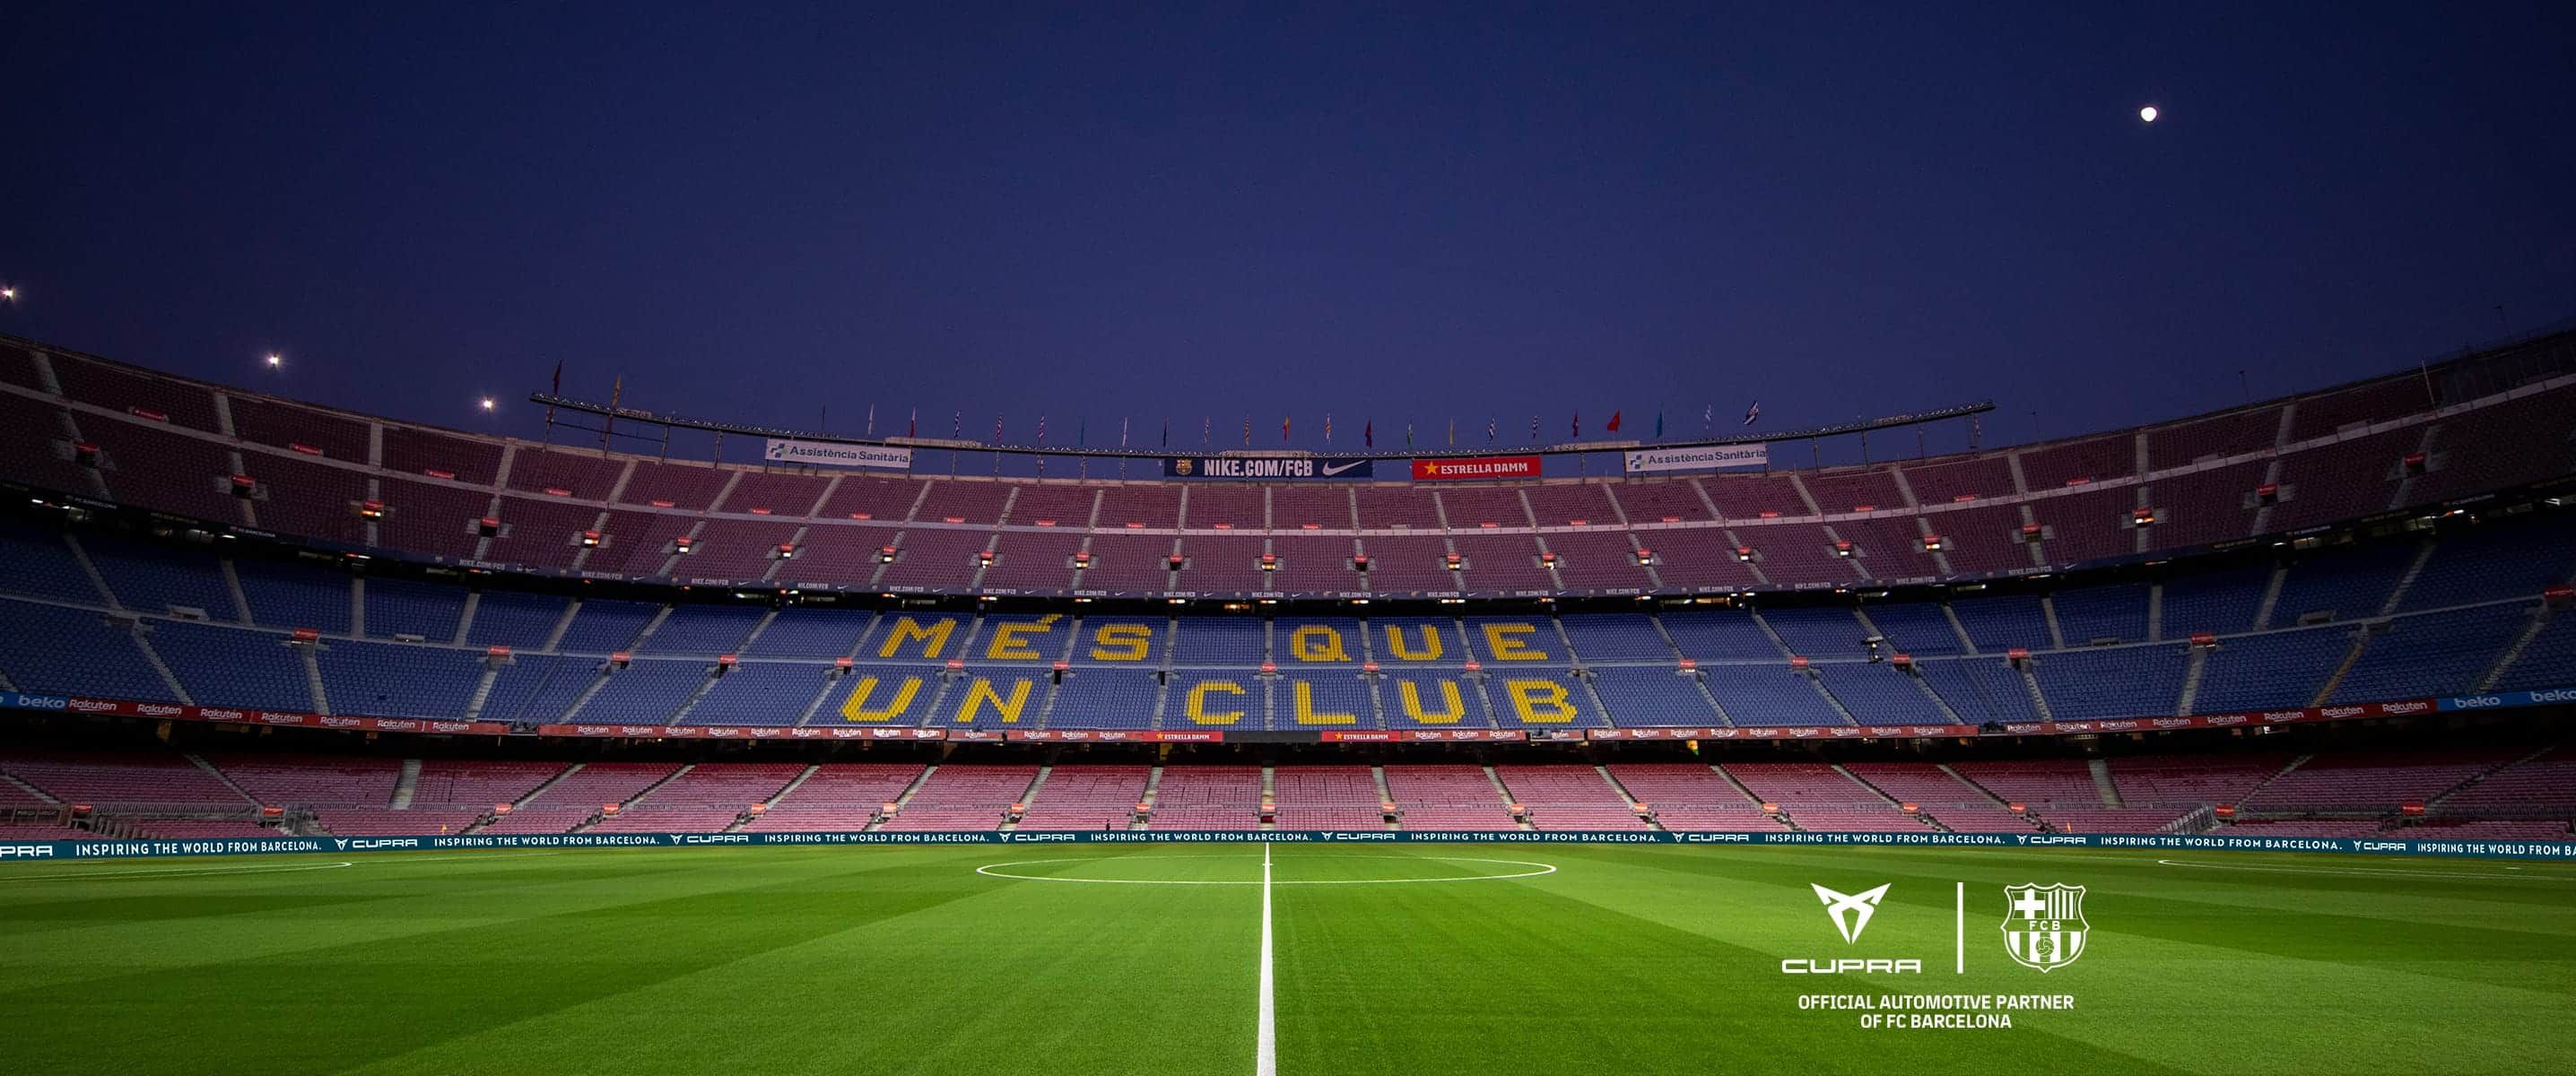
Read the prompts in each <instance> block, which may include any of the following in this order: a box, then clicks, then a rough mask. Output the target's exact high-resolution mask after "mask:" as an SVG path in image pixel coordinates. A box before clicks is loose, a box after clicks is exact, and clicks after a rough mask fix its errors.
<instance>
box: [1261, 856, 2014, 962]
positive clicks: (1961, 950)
mask: <svg viewBox="0 0 2576 1076" xmlns="http://www.w3.org/2000/svg"><path fill="white" fill-rule="evenodd" d="M1268 876H1269V875H1268V874H1267V873H1265V874H1264V875H1263V877H1265V878H1266V877H1268ZM1957 884H1958V887H1959V888H1958V892H1957V894H1956V895H1957V898H1958V903H1957V911H1956V913H1955V915H1954V916H1953V917H1952V927H1953V930H1954V934H1953V935H1952V941H1951V946H1950V949H1951V953H1950V955H1951V958H1952V959H1954V960H1956V961H1957V962H1958V965H1957V968H1956V970H1954V971H1953V972H1952V974H1954V975H1966V974H1967V973H1968V883H1966V882H1960V883H1957ZM1265 892H1266V891H1265ZM1262 905H1263V907H1264V908H1267V907H1268V906H1269V898H1268V897H1267V896H1264V897H1263V900H1262ZM1261 921H1262V922H1263V923H1265V924H1267V923H1268V922H1269V921H1270V915H1269V913H1268V912H1267V911H1264V912H1263V913H1262V916H1261ZM1263 936H1264V937H1267V936H1268V934H1267V932H1266V931H1265V933H1264V935H1263ZM1261 948H1262V953H1263V954H1264V957H1263V960H1262V964H1263V966H1264V967H1267V966H1268V965H1269V960H1268V956H1267V954H1268V953H1269V951H1270V947H1269V946H1268V945H1266V944H1265V945H1263V946H1262V947H1261Z"/></svg>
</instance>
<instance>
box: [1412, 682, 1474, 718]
mask: <svg viewBox="0 0 2576 1076" xmlns="http://www.w3.org/2000/svg"><path fill="white" fill-rule="evenodd" d="M1395 699H1396V701H1397V702H1399V703H1402V704H1403V706H1404V716H1406V717H1409V718H1412V719H1413V720H1415V721H1418V722H1420V723H1422V724H1425V725H1454V724H1457V723H1458V719H1460V718H1463V717H1465V716H1467V702H1466V700H1465V699H1462V698H1459V697H1458V682H1457V681H1455V680H1442V681H1440V712H1439V713H1436V714H1434V713H1426V712H1424V711H1423V709H1422V686H1421V685H1419V684H1416V683H1414V682H1413V681H1411V680H1398V681H1396V682H1395Z"/></svg>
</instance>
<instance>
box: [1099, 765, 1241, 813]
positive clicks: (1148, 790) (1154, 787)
mask: <svg viewBox="0 0 2576 1076" xmlns="http://www.w3.org/2000/svg"><path fill="white" fill-rule="evenodd" d="M1263 772H1264V773H1265V774H1266V773H1268V772H1269V771H1268V768H1267V767H1264V768H1263ZM1162 791H1163V767H1162V766H1161V765H1160V764H1157V765H1155V767H1154V768H1153V769H1152V770H1150V771H1147V773H1146V774H1145V794H1144V795H1142V796H1138V797H1136V802H1138V803H1141V804H1144V805H1145V812H1144V813H1145V817H1147V818H1151V817H1153V816H1154V804H1155V803H1156V802H1157V797H1158V796H1160V794H1161V793H1162ZM1146 825H1148V823H1144V822H1137V823H1134V824H1133V825H1132V826H1131V827H1130V828H1133V829H1143V828H1145V827H1146Z"/></svg>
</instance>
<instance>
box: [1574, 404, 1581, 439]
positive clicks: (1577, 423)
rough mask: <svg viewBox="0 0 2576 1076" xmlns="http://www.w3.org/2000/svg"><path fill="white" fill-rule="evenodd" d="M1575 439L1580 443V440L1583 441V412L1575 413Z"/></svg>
mask: <svg viewBox="0 0 2576 1076" xmlns="http://www.w3.org/2000/svg"><path fill="white" fill-rule="evenodd" d="M1573 439H1574V440H1577V441H1580V440H1582V439H1583V412H1581V411H1577V412H1575V413H1574V438H1573Z"/></svg>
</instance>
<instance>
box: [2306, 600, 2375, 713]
mask: <svg viewBox="0 0 2576 1076" xmlns="http://www.w3.org/2000/svg"><path fill="white" fill-rule="evenodd" d="M2388 628H2389V623H2388V622H2387V621H2385V620H2381V621H2375V622H2364V623H2363V624H2362V625H2361V626H2360V627H2359V628H2358V629H2357V630H2355V631H2354V632H2353V633H2352V649H2350V650H2346V651H2344V652H2343V661H2341V662H2340V663H2338V664H2336V665H2335V670H2334V672H2333V673H2332V674H2331V675H2328V676H2327V677H2326V682H2325V685H2324V686H2323V687H2319V688H2318V689H2317V695H2316V697H2315V698H2312V699H2309V700H2308V705H2310V706H2323V705H2325V704H2326V700H2327V699H2331V698H2333V697H2334V693H2335V689H2336V688H2339V687H2342V686H2343V678H2344V677H2347V676H2350V675H2352V667H2353V666H2355V665H2359V664H2361V652H2362V651H2364V650H2367V649H2369V648H2370V637H2371V636H2372V635H2375V634H2378V633H2380V632H2383V631H2386V630H2388Z"/></svg>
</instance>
